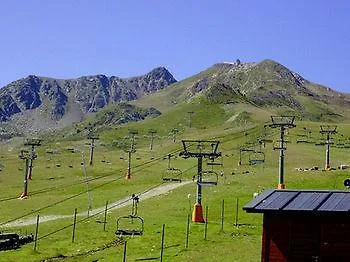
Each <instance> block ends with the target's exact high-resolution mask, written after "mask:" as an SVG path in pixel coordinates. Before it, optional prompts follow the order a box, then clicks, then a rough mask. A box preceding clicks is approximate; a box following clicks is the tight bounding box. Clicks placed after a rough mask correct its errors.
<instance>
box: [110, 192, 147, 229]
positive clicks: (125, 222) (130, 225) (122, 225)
mask: <svg viewBox="0 0 350 262" xmlns="http://www.w3.org/2000/svg"><path fill="white" fill-rule="evenodd" d="M138 202H139V197H138V196H135V195H134V194H133V195H132V208H131V214H130V215H128V216H122V217H119V218H118V219H117V230H116V231H115V234H116V235H117V236H141V235H143V231H144V225H143V224H144V221H143V218H142V217H140V216H138V215H137V206H138Z"/></svg>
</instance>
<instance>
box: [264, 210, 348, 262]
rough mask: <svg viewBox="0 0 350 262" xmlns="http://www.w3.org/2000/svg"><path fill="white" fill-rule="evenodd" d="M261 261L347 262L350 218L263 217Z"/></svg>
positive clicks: (339, 216) (304, 215) (335, 216)
mask: <svg viewBox="0 0 350 262" xmlns="http://www.w3.org/2000/svg"><path fill="white" fill-rule="evenodd" d="M261 260H262V261H264V262H273V261H279V262H283V261H298V262H299V261H300V262H302V261H317V262H328V261H329V262H330V261H336V262H342V261H350V216H349V215H347V216H346V215H345V216H341V215H333V216H331V215H326V216H321V215H312V214H310V215H309V214H298V215H278V214H264V224H263V239H262V257H261Z"/></svg>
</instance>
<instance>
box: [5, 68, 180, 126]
mask: <svg viewBox="0 0 350 262" xmlns="http://www.w3.org/2000/svg"><path fill="white" fill-rule="evenodd" d="M175 82H176V79H175V78H174V77H173V76H172V74H171V73H170V72H169V71H168V70H167V69H166V68H165V67H157V68H155V69H153V70H152V71H150V72H149V73H147V74H145V75H142V76H137V77H130V78H119V77H116V76H111V77H107V76H105V75H103V74H99V75H94V76H82V77H79V78H76V79H54V78H49V77H41V76H35V75H29V76H27V77H25V78H22V79H19V80H16V81H13V82H11V83H10V84H9V85H7V86H5V87H3V88H2V89H1V90H0V122H4V121H5V122H6V121H9V120H11V121H15V122H16V121H17V120H18V119H20V121H17V122H22V123H26V122H28V123H26V125H30V123H31V122H33V121H32V119H35V120H36V123H43V124H39V125H38V126H37V127H36V129H47V125H51V127H52V128H55V126H57V128H60V124H63V123H64V125H65V126H67V125H70V124H72V123H73V122H75V121H77V120H81V119H82V118H83V117H84V116H85V114H86V113H90V112H96V111H98V110H99V109H101V108H104V107H105V106H106V105H108V104H118V103H120V102H125V101H130V100H135V99H138V98H139V97H141V96H142V95H145V94H151V93H154V92H156V91H158V90H160V89H163V88H165V87H166V86H168V85H170V84H172V83H175ZM40 119H41V120H42V121H40ZM24 128H26V127H24Z"/></svg>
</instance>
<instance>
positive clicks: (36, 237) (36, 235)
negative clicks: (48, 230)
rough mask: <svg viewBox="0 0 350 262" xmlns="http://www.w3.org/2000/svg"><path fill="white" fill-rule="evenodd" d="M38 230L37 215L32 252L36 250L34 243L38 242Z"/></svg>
mask: <svg viewBox="0 0 350 262" xmlns="http://www.w3.org/2000/svg"><path fill="white" fill-rule="evenodd" d="M38 230H39V214H38V216H37V218H36V229H35V238H34V251H35V250H36V242H37V241H38Z"/></svg>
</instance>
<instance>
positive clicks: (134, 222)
mask: <svg viewBox="0 0 350 262" xmlns="http://www.w3.org/2000/svg"><path fill="white" fill-rule="evenodd" d="M143 223H144V221H143V218H141V217H139V216H134V215H128V216H122V217H119V218H118V219H117V230H116V231H115V234H116V235H117V236H141V235H143V230H144V225H143Z"/></svg>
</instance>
